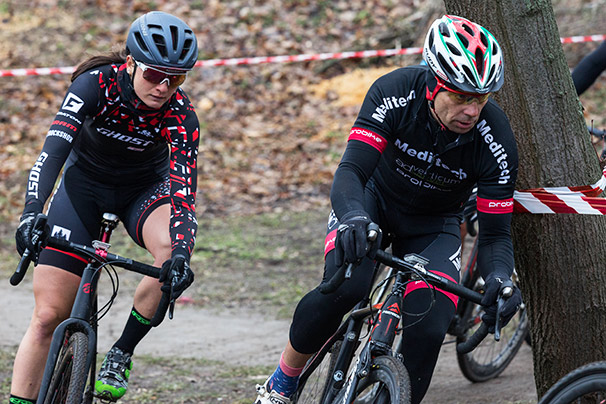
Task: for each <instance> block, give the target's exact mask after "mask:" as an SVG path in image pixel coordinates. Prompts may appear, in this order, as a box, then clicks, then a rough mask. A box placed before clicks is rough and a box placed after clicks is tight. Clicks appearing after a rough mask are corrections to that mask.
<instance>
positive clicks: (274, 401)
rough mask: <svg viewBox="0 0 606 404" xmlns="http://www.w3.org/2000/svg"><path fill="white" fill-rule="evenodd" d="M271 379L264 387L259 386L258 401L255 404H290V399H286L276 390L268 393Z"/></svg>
mask: <svg viewBox="0 0 606 404" xmlns="http://www.w3.org/2000/svg"><path fill="white" fill-rule="evenodd" d="M268 382H269V379H267V380H266V381H265V383H263V385H260V384H257V394H258V396H257V399H256V400H255V404H290V399H289V398H288V397H284V396H283V395H281V394H280V393H277V392H276V391H275V390H272V391H267V383H268Z"/></svg>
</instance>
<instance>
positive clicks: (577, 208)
mask: <svg viewBox="0 0 606 404" xmlns="http://www.w3.org/2000/svg"><path fill="white" fill-rule="evenodd" d="M605 187H606V168H605V169H604V172H603V173H602V178H600V180H599V181H598V182H596V183H595V184H594V185H591V186H589V185H585V186H578V187H550V188H533V189H525V190H522V191H515V192H514V194H513V200H514V206H513V211H514V213H537V214H541V213H577V214H582V215H606V198H602V197H598V195H600V194H601V193H602V192H603V191H604V188H605Z"/></svg>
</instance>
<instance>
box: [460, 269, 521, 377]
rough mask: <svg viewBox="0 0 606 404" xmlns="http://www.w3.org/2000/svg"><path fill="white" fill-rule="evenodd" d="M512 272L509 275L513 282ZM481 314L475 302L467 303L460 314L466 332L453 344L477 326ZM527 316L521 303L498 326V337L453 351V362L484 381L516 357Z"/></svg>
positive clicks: (479, 285)
mask: <svg viewBox="0 0 606 404" xmlns="http://www.w3.org/2000/svg"><path fill="white" fill-rule="evenodd" d="M515 275H516V274H515V272H514V276H513V277H512V278H513V279H514V282H515ZM481 282H482V280H481V279H479V280H478V281H477V282H476V286H475V288H474V289H476V290H478V289H480V288H481ZM482 314H483V310H482V307H481V306H479V305H477V304H471V302H470V304H469V305H468V307H467V309H466V311H465V313H464V314H463V318H462V322H463V324H465V326H466V329H467V331H466V334H465V335H464V336H462V337H457V345H458V344H460V343H462V342H464V341H465V340H467V338H469V336H471V335H472V334H473V333H474V332H475V331H476V329H477V328H478V327H479V326H480V324H481V322H482V320H481V316H482ZM528 331H529V328H528V316H527V312H526V307H525V306H524V305H522V306H521V307H520V310H519V311H518V313H517V314H516V315H515V316H514V317H513V318H512V319H511V321H510V322H509V323H508V324H507V325H506V326H505V327H503V328H502V329H501V339H500V340H499V341H495V340H494V338H492V335H489V336H488V337H486V338H485V339H484V341H482V342H481V343H480V345H478V347H477V348H476V349H474V350H473V351H471V352H469V353H466V354H460V353H457V361H458V363H459V368H460V369H461V372H462V373H463V375H464V376H465V377H466V378H467V379H468V380H470V381H472V382H485V381H487V380H490V379H493V378H495V377H497V376H498V375H500V374H501V373H502V372H503V371H504V370H505V368H507V366H508V365H509V363H510V362H511V361H512V360H513V358H514V357H515V356H516V353H517V352H518V350H519V349H520V347H521V346H522V344H523V343H524V340H525V338H526V336H527V335H528Z"/></svg>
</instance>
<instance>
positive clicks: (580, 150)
mask: <svg viewBox="0 0 606 404" xmlns="http://www.w3.org/2000/svg"><path fill="white" fill-rule="evenodd" d="M444 4H445V6H446V10H447V12H448V13H451V14H454V15H460V16H464V17H466V18H469V19H470V20H472V21H474V22H477V23H479V24H481V25H483V26H484V27H486V28H487V29H488V30H489V31H490V32H491V33H492V34H493V35H494V36H495V37H496V38H497V41H498V42H499V44H500V45H501V47H502V49H503V53H504V58H505V84H504V86H503V88H502V89H501V91H500V92H499V93H498V95H496V97H495V98H496V99H497V101H498V102H499V103H500V105H501V106H502V107H503V109H504V110H505V112H506V113H507V115H508V116H509V119H510V121H511V125H512V127H513V130H514V133H515V136H516V140H517V143H518V149H519V154H520V170H519V175H518V182H517V185H516V189H527V188H536V187H549V186H574V185H589V184H594V183H595V182H596V181H597V180H598V179H599V178H600V177H601V171H600V167H599V162H598V158H597V155H596V152H595V151H594V149H593V147H592V145H591V142H590V138H589V135H588V133H587V129H586V126H585V120H584V118H583V114H582V109H581V105H580V103H579V101H578V98H577V96H576V91H575V89H574V85H573V83H572V80H571V77H570V70H569V68H568V65H567V63H566V58H565V55H564V52H563V50H562V46H561V43H560V40H559V32H558V28H557V24H556V21H555V17H554V13H553V8H552V5H551V2H549V1H547V0H525V1H519V0H445V1H444ZM512 229H513V231H512V232H513V242H514V248H515V254H516V268H517V270H518V273H519V274H520V278H521V288H522V294H523V297H524V301H525V302H526V303H527V304H528V306H529V315H530V322H531V326H532V331H531V338H532V349H533V359H534V375H535V380H536V385H537V392H538V394H539V396H541V395H543V393H545V391H546V390H547V389H548V388H549V387H550V386H551V385H553V383H555V382H556V381H557V380H558V379H559V378H560V377H561V376H563V375H564V374H566V373H567V372H569V371H570V370H572V369H573V368H576V367H578V366H580V365H582V364H584V363H588V362H592V361H596V360H603V359H605V358H606V341H605V338H604V335H606V333H605V332H604V330H606V287H605V285H606V268H604V265H603V261H604V257H605V256H606V254H605V248H604V242H603V240H606V237H605V236H606V221H605V218H604V217H603V216H585V215H576V214H557V215H533V214H519V215H517V214H516V215H514V219H513V225H512Z"/></svg>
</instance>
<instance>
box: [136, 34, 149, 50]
mask: <svg viewBox="0 0 606 404" xmlns="http://www.w3.org/2000/svg"><path fill="white" fill-rule="evenodd" d="M135 40H136V41H137V45H138V46H139V48H140V49H141V50H143V51H145V52H149V49H148V48H147V45H146V44H145V41H144V40H143V38H141V34H140V33H138V32H137V33H135Z"/></svg>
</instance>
